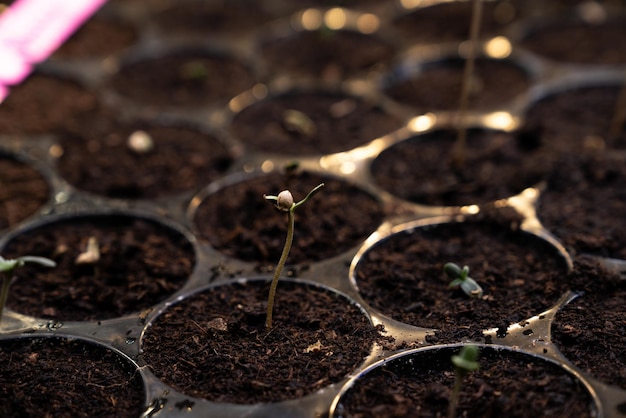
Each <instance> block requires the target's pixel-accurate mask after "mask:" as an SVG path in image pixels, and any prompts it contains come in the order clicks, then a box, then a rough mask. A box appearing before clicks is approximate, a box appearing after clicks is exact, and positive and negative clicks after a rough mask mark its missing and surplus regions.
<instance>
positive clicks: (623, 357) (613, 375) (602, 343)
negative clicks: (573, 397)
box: [552, 257, 626, 389]
mask: <svg viewBox="0 0 626 418" xmlns="http://www.w3.org/2000/svg"><path fill="white" fill-rule="evenodd" d="M571 282H572V289H573V290H574V291H576V292H578V293H579V296H578V297H577V298H576V299H574V300H573V301H572V302H570V303H569V304H568V305H566V306H565V307H564V308H563V309H561V310H560V311H559V312H558V313H557V315H556V318H555V320H554V322H553V324H552V341H553V342H554V343H555V344H556V345H557V347H558V348H559V350H560V351H561V352H562V353H563V354H564V355H565V357H567V358H568V359H569V360H570V361H571V362H572V363H574V364H575V365H576V366H578V367H579V368H580V369H582V370H583V371H584V372H586V373H588V374H589V375H591V376H593V377H595V378H596V379H598V380H600V381H601V382H603V383H605V384H609V385H615V386H619V387H620V388H622V389H626V351H625V350H624V347H626V322H625V321H624V318H625V317H626V307H625V306H624V300H625V298H626V281H625V280H621V279H620V278H619V277H618V276H616V275H614V274H611V273H609V272H607V271H605V270H603V269H602V268H600V267H599V266H598V265H597V264H596V263H595V262H594V261H593V260H592V259H589V258H582V257H579V258H578V260H577V263H576V264H575V269H574V274H573V275H572V280H571Z"/></svg>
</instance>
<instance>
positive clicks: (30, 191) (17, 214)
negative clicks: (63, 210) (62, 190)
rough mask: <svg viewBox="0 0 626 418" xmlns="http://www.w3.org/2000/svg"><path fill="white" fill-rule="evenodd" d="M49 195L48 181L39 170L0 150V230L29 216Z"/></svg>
mask: <svg viewBox="0 0 626 418" xmlns="http://www.w3.org/2000/svg"><path fill="white" fill-rule="evenodd" d="M49 195H50V188H49V187H48V182H47V181H46V179H45V178H44V177H43V176H42V174H41V173H39V172H38V171H36V170H35V169H33V168H32V167H30V166H29V165H28V164H24V163H22V162H19V161H16V160H14V159H13V158H10V157H8V156H6V155H3V154H1V153H0V230H3V229H6V228H9V227H12V226H14V225H17V224H19V223H20V222H21V221H23V220H24V219H26V218H28V217H29V216H31V215H33V214H34V213H35V212H36V211H37V210H39V209H40V208H41V207H42V206H43V205H44V204H45V203H46V202H47V201H48V198H49Z"/></svg>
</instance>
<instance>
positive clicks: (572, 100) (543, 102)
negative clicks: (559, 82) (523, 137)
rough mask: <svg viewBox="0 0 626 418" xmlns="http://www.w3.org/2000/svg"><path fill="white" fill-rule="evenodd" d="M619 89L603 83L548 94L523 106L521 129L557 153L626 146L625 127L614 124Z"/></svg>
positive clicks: (592, 150) (616, 86)
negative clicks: (525, 106) (525, 108)
mask: <svg viewBox="0 0 626 418" xmlns="http://www.w3.org/2000/svg"><path fill="white" fill-rule="evenodd" d="M622 88H623V86H621V85H620V84H615V83H613V84H611V83H608V82H605V83H604V84H600V83H598V84H595V85H581V86H573V87H571V88H568V89H564V90H561V91H556V92H552V93H548V94H546V95H545V96H544V97H542V98H541V99H540V100H538V101H536V102H534V103H532V104H531V105H530V106H529V107H528V108H527V110H526V112H525V115H524V126H523V128H522V130H523V131H526V132H527V133H528V134H532V135H533V136H534V137H536V141H537V142H538V143H540V144H541V145H542V146H543V147H545V148H547V149H548V150H553V151H556V152H557V153H564V152H566V153H572V154H590V153H591V154H595V153H597V151H599V150H602V149H606V148H611V149H621V150H623V149H626V126H621V127H619V124H618V123H616V124H615V125H614V119H616V120H619V118H616V116H617V115H616V109H617V103H618V97H619V94H620V91H621V89H622Z"/></svg>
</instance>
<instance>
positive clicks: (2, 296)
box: [0, 255, 56, 320]
mask: <svg viewBox="0 0 626 418" xmlns="http://www.w3.org/2000/svg"><path fill="white" fill-rule="evenodd" d="M26 263H35V264H40V265H42V266H45V267H55V266H56V263H55V262H54V261H52V260H50V259H48V258H44V257H36V256H32V255H25V256H22V257H18V258H16V259H15V260H6V259H5V258H3V257H2V256H0V281H1V282H2V283H1V287H0V320H2V311H3V310H4V305H5V304H6V302H7V297H8V296H9V285H10V284H11V279H12V277H11V276H10V275H11V273H12V272H13V270H15V269H16V268H17V267H22V266H23V265H24V264H26Z"/></svg>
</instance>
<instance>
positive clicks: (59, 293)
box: [2, 216, 195, 321]
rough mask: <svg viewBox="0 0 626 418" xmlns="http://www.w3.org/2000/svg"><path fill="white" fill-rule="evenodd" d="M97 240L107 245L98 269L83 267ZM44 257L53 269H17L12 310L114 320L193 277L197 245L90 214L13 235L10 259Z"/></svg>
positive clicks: (154, 227) (145, 225) (131, 221)
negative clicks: (82, 261)
mask: <svg viewBox="0 0 626 418" xmlns="http://www.w3.org/2000/svg"><path fill="white" fill-rule="evenodd" d="M90 237H95V238H96V240H97V242H98V244H99V247H100V261H99V262H98V263H97V264H96V265H93V264H77V263H76V258H77V257H78V255H79V254H81V253H83V252H84V251H86V249H87V242H88V240H89V238H90ZM27 254H28V255H37V256H42V257H47V258H50V259H52V260H54V261H56V263H57V266H56V267H54V268H44V267H40V266H33V265H26V266H24V267H22V268H21V269H19V270H16V272H15V275H16V277H17V280H16V281H15V282H14V283H13V284H12V285H11V288H10V290H9V299H8V302H7V306H8V307H10V308H11V309H13V310H14V311H16V312H19V313H22V314H26V315H31V316H35V317H39V318H49V319H55V320H63V321H68V320H71V321H86V320H93V319H98V320H100V319H109V318H115V317H120V316H122V315H126V314H130V313H134V312H140V311H142V310H143V309H146V308H149V307H151V306H153V305H155V304H157V303H158V302H160V301H162V300H163V299H165V298H167V297H168V296H170V295H171V294H173V293H174V292H175V291H177V290H178V289H180V288H181V287H182V286H183V285H184V283H185V281H186V280H187V279H188V277H189V275H190V274H191V271H192V269H193V266H194V263H195V255H194V252H193V248H192V247H191V244H190V243H189V242H188V241H187V240H186V239H185V238H184V237H183V236H182V235H181V234H180V233H178V232H175V231H173V230H171V229H169V228H167V227H165V226H163V225H159V224H157V223H155V222H152V221H148V220H144V219H141V218H134V217H130V216H93V217H90V216H84V217H79V218H69V219H67V220H60V221H58V222H53V223H50V224H46V225H42V226H40V227H36V228H34V229H32V230H29V231H26V232H24V233H22V234H19V235H17V236H15V237H14V238H12V239H11V240H10V241H9V242H8V243H7V244H6V246H5V248H4V249H3V250H2V255H3V257H5V258H15V257H17V256H21V255H27Z"/></svg>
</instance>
